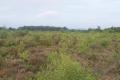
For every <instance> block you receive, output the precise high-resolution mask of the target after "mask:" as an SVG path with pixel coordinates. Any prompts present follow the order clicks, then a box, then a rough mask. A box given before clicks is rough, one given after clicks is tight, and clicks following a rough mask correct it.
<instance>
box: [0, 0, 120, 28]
mask: <svg viewBox="0 0 120 80" xmlns="http://www.w3.org/2000/svg"><path fill="white" fill-rule="evenodd" d="M0 25H1V26H2V25H3V26H13V27H17V26H23V25H51V26H52V25H53V26H67V27H68V28H81V29H86V28H88V27H91V28H92V27H96V26H98V25H99V26H101V27H102V28H105V27H110V26H120V0H0Z"/></svg>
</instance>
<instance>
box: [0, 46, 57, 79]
mask: <svg viewBox="0 0 120 80" xmlns="http://www.w3.org/2000/svg"><path fill="white" fill-rule="evenodd" d="M55 50H56V48H55V47H51V48H40V47H39V48H38V47H37V48H35V47H33V48H30V49H28V51H29V53H28V59H27V61H24V60H23V59H21V58H20V57H19V56H18V55H17V56H14V55H10V56H9V58H6V59H5V61H4V63H3V64H2V66H1V68H0V79H2V80H8V79H9V78H10V79H12V80H25V79H26V78H28V77H31V78H33V77H34V75H35V74H36V73H37V71H39V68H40V66H41V65H42V64H46V61H47V57H48V54H49V53H51V52H52V51H55Z"/></svg>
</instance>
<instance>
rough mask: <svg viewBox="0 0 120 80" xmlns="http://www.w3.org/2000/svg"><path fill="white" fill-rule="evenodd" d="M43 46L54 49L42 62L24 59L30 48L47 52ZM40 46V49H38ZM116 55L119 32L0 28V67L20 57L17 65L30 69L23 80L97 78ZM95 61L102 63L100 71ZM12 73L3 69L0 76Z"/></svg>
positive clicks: (119, 52) (4, 77)
mask: <svg viewBox="0 0 120 80" xmlns="http://www.w3.org/2000/svg"><path fill="white" fill-rule="evenodd" d="M46 48H52V49H54V50H52V51H48V52H49V55H48V56H47V58H45V59H46V60H47V61H46V62H44V63H42V64H35V65H31V64H30V63H29V62H27V60H29V57H28V56H30V55H29V53H30V50H32V49H35V50H33V52H32V54H34V53H36V54H39V53H48V52H46V51H47V49H46ZM55 48H56V49H55ZM36 49H37V50H36ZM41 49H42V50H43V51H39V50H41ZM73 54H77V55H80V56H82V58H84V60H85V61H87V60H88V61H90V62H88V63H89V64H88V65H87V67H85V66H84V65H82V64H81V63H82V62H80V61H77V60H76V59H73V56H72V55H73ZM33 56H34V55H33ZM43 56H44V55H42V58H43ZM45 56H46V55H45ZM71 56H72V57H71ZM78 57H79V56H78ZM119 57H120V33H109V32H104V31H103V32H56V31H53V32H52V31H51V32H50V31H44V32H42V31H24V30H23V31H17V30H16V31H6V30H0V71H2V69H4V68H8V69H9V68H11V67H10V66H8V63H10V62H9V60H14V59H19V60H22V62H20V65H22V67H23V68H24V69H25V70H26V71H27V70H29V71H31V72H32V76H30V77H29V76H26V77H27V79H26V80H98V79H97V78H98V76H99V75H100V76H99V77H101V74H103V73H104V71H105V70H106V68H104V67H108V68H109V66H111V65H112V64H113V63H115V62H116V61H119V60H120V59H119ZM42 58H41V59H42ZM43 60H44V59H43ZM7 61H8V62H7ZM96 61H99V62H100V63H99V62H98V63H99V64H100V65H101V66H102V67H99V66H98V69H97V70H100V71H101V73H99V71H96V72H93V71H94V65H96V64H97V62H96ZM103 62H104V65H105V66H104V65H103ZM11 64H12V63H11ZM18 64H19V63H18ZM89 65H90V66H89ZM13 67H15V66H13ZM28 68H29V69H28ZM102 71H103V72H102ZM0 73H2V72H0ZM16 74H17V73H15V74H14V73H12V75H7V73H6V74H4V75H6V76H3V75H0V77H1V76H2V77H3V78H2V79H3V80H4V79H6V80H9V77H15V76H16ZM96 74H97V75H96ZM14 80H15V79H14Z"/></svg>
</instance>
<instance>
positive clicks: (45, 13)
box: [37, 10, 60, 18]
mask: <svg viewBox="0 0 120 80" xmlns="http://www.w3.org/2000/svg"><path fill="white" fill-rule="evenodd" d="M59 14H60V13H58V12H57V11H50V10H48V11H43V12H41V13H40V14H37V17H38V18H41V17H43V18H46V17H55V16H58V15H59Z"/></svg>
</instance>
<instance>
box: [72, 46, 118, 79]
mask: <svg viewBox="0 0 120 80" xmlns="http://www.w3.org/2000/svg"><path fill="white" fill-rule="evenodd" d="M113 51H114V50H112V49H109V48H108V49H104V50H103V52H101V53H92V54H80V53H74V54H73V55H72V58H74V59H75V60H77V61H78V62H79V63H80V64H81V65H83V66H84V67H91V68H92V70H93V73H95V74H96V75H99V76H100V80H120V61H119V60H115V59H114V58H113V55H114V54H115V53H114V52H113Z"/></svg>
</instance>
